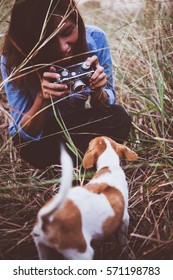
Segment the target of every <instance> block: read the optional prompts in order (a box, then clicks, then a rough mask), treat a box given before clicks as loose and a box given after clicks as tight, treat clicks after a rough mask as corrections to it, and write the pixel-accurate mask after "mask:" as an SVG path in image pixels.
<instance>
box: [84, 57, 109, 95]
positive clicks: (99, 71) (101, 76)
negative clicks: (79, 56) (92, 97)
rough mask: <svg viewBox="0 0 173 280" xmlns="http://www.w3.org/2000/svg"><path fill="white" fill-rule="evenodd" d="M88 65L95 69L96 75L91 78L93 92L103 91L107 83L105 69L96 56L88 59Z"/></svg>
mask: <svg viewBox="0 0 173 280" xmlns="http://www.w3.org/2000/svg"><path fill="white" fill-rule="evenodd" d="M86 63H87V64H89V65H91V66H92V67H93V68H94V69H95V71H94V74H93V75H92V76H91V78H90V88H91V89H93V90H98V89H101V88H102V87H104V86H105V85H106V83H107V81H106V74H105V72H104V67H102V66H100V64H99V61H98V58H97V56H96V55H93V56H92V57H89V58H87V60H86Z"/></svg>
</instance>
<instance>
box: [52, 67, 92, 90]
mask: <svg viewBox="0 0 173 280" xmlns="http://www.w3.org/2000/svg"><path fill="white" fill-rule="evenodd" d="M57 73H58V74H59V75H60V77H59V78H58V79H57V80H56V83H61V84H66V85H67V86H68V87H69V89H70V90H71V91H73V92H80V91H83V90H85V88H86V87H87V86H89V79H90V77H91V76H92V74H93V73H94V69H93V68H92V66H89V65H88V64H87V63H86V62H82V63H78V64H74V65H71V66H68V67H66V68H63V69H60V70H59V69H57Z"/></svg>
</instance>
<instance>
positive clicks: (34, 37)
mask: <svg viewBox="0 0 173 280" xmlns="http://www.w3.org/2000/svg"><path fill="white" fill-rule="evenodd" d="M67 11H69V19H71V20H75V22H77V24H78V32H79V37H78V42H77V43H76V47H75V53H74V55H75V57H74V59H73V62H75V63H77V62H80V61H82V60H84V59H85V58H86V57H87V55H86V54H85V55H84V53H85V52H87V51H88V47H87V43H86V33H85V25H84V22H83V19H82V17H81V15H80V13H79V11H78V9H77V8H76V5H75V3H74V1H73V0H16V2H15V4H14V6H13V9H12V13H11V21H10V24H9V29H8V32H7V34H6V37H5V41H4V47H3V54H4V55H5V56H6V67H7V70H8V71H9V72H11V71H12V69H13V68H15V67H18V66H19V65H20V64H21V63H22V62H23V61H24V59H26V58H28V55H29V54H30V53H31V51H32V50H33V49H34V48H35V46H36V45H37V47H39V46H41V44H42V43H43V42H44V40H46V38H47V37H48V36H49V35H50V32H52V31H53V26H52V24H53V23H52V21H51V20H50V19H51V15H52V14H53V13H56V14H58V15H61V16H64V15H65V14H66V13H67ZM46 16H47V24H46V28H45V30H44V32H43V37H42V39H41V41H39V38H40V34H41V32H42V30H43V24H44V22H45V18H46ZM38 42H39V43H38ZM54 44H55V38H52V39H51V40H49V41H48V42H47V43H46V44H45V45H44V47H42V48H41V49H40V50H39V51H38V52H37V53H35V55H33V54H32V55H31V56H30V57H29V58H28V59H27V63H26V64H25V67H26V66H33V69H34V67H35V66H36V65H38V64H45V65H46V64H49V63H50V64H51V63H53V62H55V61H56V60H57V58H58V56H57V51H56V52H55V51H54V49H55V48H54V47H53V46H54ZM79 54H81V55H79ZM82 54H83V55H82ZM42 72H43V68H42V69H41V70H39V71H35V72H34V73H32V74H30V75H24V76H23V77H20V78H18V79H16V82H17V83H21V82H25V83H31V82H33V81H34V80H35V79H36V76H38V75H37V74H41V73H42Z"/></svg>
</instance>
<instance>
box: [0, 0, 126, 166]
mask: <svg viewBox="0 0 173 280" xmlns="http://www.w3.org/2000/svg"><path fill="white" fill-rule="evenodd" d="M84 61H85V62H86V65H87V66H88V67H92V69H94V73H93V74H92V76H91V77H90V78H89V85H88V86H87V87H86V88H85V89H84V90H83V91H82V92H79V93H75V92H74V90H73V89H72V88H69V86H68V85H67V84H66V83H61V82H59V78H60V74H59V72H58V70H59V69H64V68H66V67H68V66H70V65H73V64H77V63H82V62H84ZM1 71H2V76H3V79H4V87H5V91H6V94H7V99H8V103H9V105H10V109H11V115H12V117H13V122H12V123H11V125H10V134H11V135H12V136H13V140H14V144H15V146H16V147H17V149H18V150H19V152H20V155H21V157H22V158H23V159H25V160H26V161H27V162H29V163H30V164H32V165H33V166H34V167H37V168H45V167H47V166H49V165H51V164H59V153H60V143H62V142H63V143H65V144H67V142H69V144H67V146H68V147H69V150H73V153H74V154H75V153H76V152H75V151H76V149H77V150H78V151H79V152H80V153H85V151H86V149H87V146H88V143H89V141H90V140H91V139H92V138H93V137H95V136H97V135H107V136H109V137H112V138H114V139H115V140H117V141H119V142H122V141H124V140H125V139H126V138H127V136H128V133H129V129H130V123H131V120H130V117H129V115H128V113H127V112H126V111H125V110H124V109H123V108H122V107H121V106H119V105H115V91H114V85H113V78H112V61H111V55H110V50H109V46H108V42H107V39H106V36H105V34H104V32H103V31H102V30H101V29H99V28H97V27H93V26H85V25H84V22H83V20H82V17H81V15H80V13H79V11H78V9H77V8H76V6H75V3H74V1H71V0H44V1H42V0H24V1H21V0H16V2H15V4H14V6H13V9H12V14H11V21H10V25H9V29H8V32H7V35H6V38H5V42H4V48H3V55H2V58H1ZM69 139H70V140H69ZM74 147H75V148H74ZM73 153H72V156H74V154H73Z"/></svg>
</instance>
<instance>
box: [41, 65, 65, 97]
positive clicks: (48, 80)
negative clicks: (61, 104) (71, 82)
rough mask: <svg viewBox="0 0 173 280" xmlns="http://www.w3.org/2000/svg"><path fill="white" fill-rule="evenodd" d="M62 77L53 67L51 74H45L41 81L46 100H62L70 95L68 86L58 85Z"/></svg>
mask: <svg viewBox="0 0 173 280" xmlns="http://www.w3.org/2000/svg"><path fill="white" fill-rule="evenodd" d="M59 77H60V75H59V74H57V73H56V72H55V68H54V67H51V68H50V72H44V73H43V78H42V81H41V86H42V93H43V97H44V98H45V99H50V98H58V97H59V98H60V97H63V96H66V95H68V94H69V93H70V91H69V89H68V86H67V85H66V84H60V83H58V79H59Z"/></svg>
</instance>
